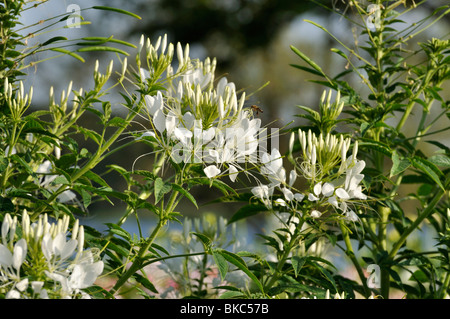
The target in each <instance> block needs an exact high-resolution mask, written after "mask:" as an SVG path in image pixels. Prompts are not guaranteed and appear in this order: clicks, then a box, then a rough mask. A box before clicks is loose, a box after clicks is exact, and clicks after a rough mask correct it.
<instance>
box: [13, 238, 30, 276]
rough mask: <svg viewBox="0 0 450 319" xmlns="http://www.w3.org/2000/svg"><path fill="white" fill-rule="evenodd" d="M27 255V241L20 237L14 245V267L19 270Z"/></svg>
mask: <svg viewBox="0 0 450 319" xmlns="http://www.w3.org/2000/svg"><path fill="white" fill-rule="evenodd" d="M26 257H27V242H26V240H25V239H24V238H22V239H20V240H19V241H18V242H17V243H16V244H15V245H14V254H13V267H14V268H16V269H17V270H19V268H20V266H22V263H23V262H24V261H25V258H26Z"/></svg>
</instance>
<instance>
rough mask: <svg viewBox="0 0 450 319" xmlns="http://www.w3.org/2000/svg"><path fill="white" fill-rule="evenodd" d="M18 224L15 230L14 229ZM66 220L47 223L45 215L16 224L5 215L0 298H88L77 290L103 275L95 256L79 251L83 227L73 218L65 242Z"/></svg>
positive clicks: (15, 221) (24, 216) (100, 264)
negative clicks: (69, 236)
mask: <svg viewBox="0 0 450 319" xmlns="http://www.w3.org/2000/svg"><path fill="white" fill-rule="evenodd" d="M20 226H21V231H17V229H18V227H20ZM68 227H69V217H68V216H64V217H63V218H61V219H59V220H58V221H57V222H56V223H50V222H49V221H48V218H47V215H40V216H39V220H38V221H37V222H35V223H32V224H31V222H30V218H29V216H28V214H27V212H24V213H23V215H22V223H21V224H19V223H18V221H17V217H16V216H14V218H13V217H11V216H10V215H9V214H6V215H5V217H4V219H3V222H2V226H1V235H2V243H1V244H0V295H2V294H4V296H5V298H10V299H28V298H36V299H48V298H57V299H70V298H79V297H81V298H90V296H89V295H88V294H87V293H85V292H84V291H83V290H82V289H84V288H88V287H90V286H92V285H93V284H94V282H95V280H96V279H97V277H98V276H99V275H100V274H101V273H102V271H103V262H102V261H100V260H99V261H97V260H96V259H97V256H96V254H95V252H94V251H93V250H91V249H87V250H83V245H84V229H83V226H79V222H78V220H76V222H75V224H74V227H73V229H72V236H71V238H67V232H68ZM19 237H20V239H18V238H19Z"/></svg>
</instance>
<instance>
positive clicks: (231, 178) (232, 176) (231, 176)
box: [229, 165, 239, 182]
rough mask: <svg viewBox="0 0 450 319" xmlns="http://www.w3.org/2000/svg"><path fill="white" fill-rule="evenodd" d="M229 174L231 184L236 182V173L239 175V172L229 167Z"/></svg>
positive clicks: (231, 166)
mask: <svg viewBox="0 0 450 319" xmlns="http://www.w3.org/2000/svg"><path fill="white" fill-rule="evenodd" d="M229 172H230V180H231V181H232V182H234V181H236V178H237V176H238V173H239V171H238V170H237V168H236V167H234V166H233V165H230V168H229Z"/></svg>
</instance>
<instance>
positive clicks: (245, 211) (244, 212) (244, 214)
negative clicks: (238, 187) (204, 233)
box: [228, 204, 267, 224]
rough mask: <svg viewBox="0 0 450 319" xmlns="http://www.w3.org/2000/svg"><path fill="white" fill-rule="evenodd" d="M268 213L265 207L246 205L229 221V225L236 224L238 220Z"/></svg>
mask: <svg viewBox="0 0 450 319" xmlns="http://www.w3.org/2000/svg"><path fill="white" fill-rule="evenodd" d="M264 211H267V207H266V206H265V205H262V204H260V205H245V206H243V207H241V208H240V209H239V210H238V211H237V212H236V213H235V214H234V215H233V216H232V217H231V218H230V220H229V221H228V224H231V223H234V222H236V221H238V220H241V219H244V218H248V217H250V216H253V215H256V214H258V213H260V212H264Z"/></svg>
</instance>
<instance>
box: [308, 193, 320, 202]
mask: <svg viewBox="0 0 450 319" xmlns="http://www.w3.org/2000/svg"><path fill="white" fill-rule="evenodd" d="M308 200H309V201H310V202H315V201H317V200H319V198H318V197H316V196H314V195H313V194H311V193H309V195H308Z"/></svg>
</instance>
